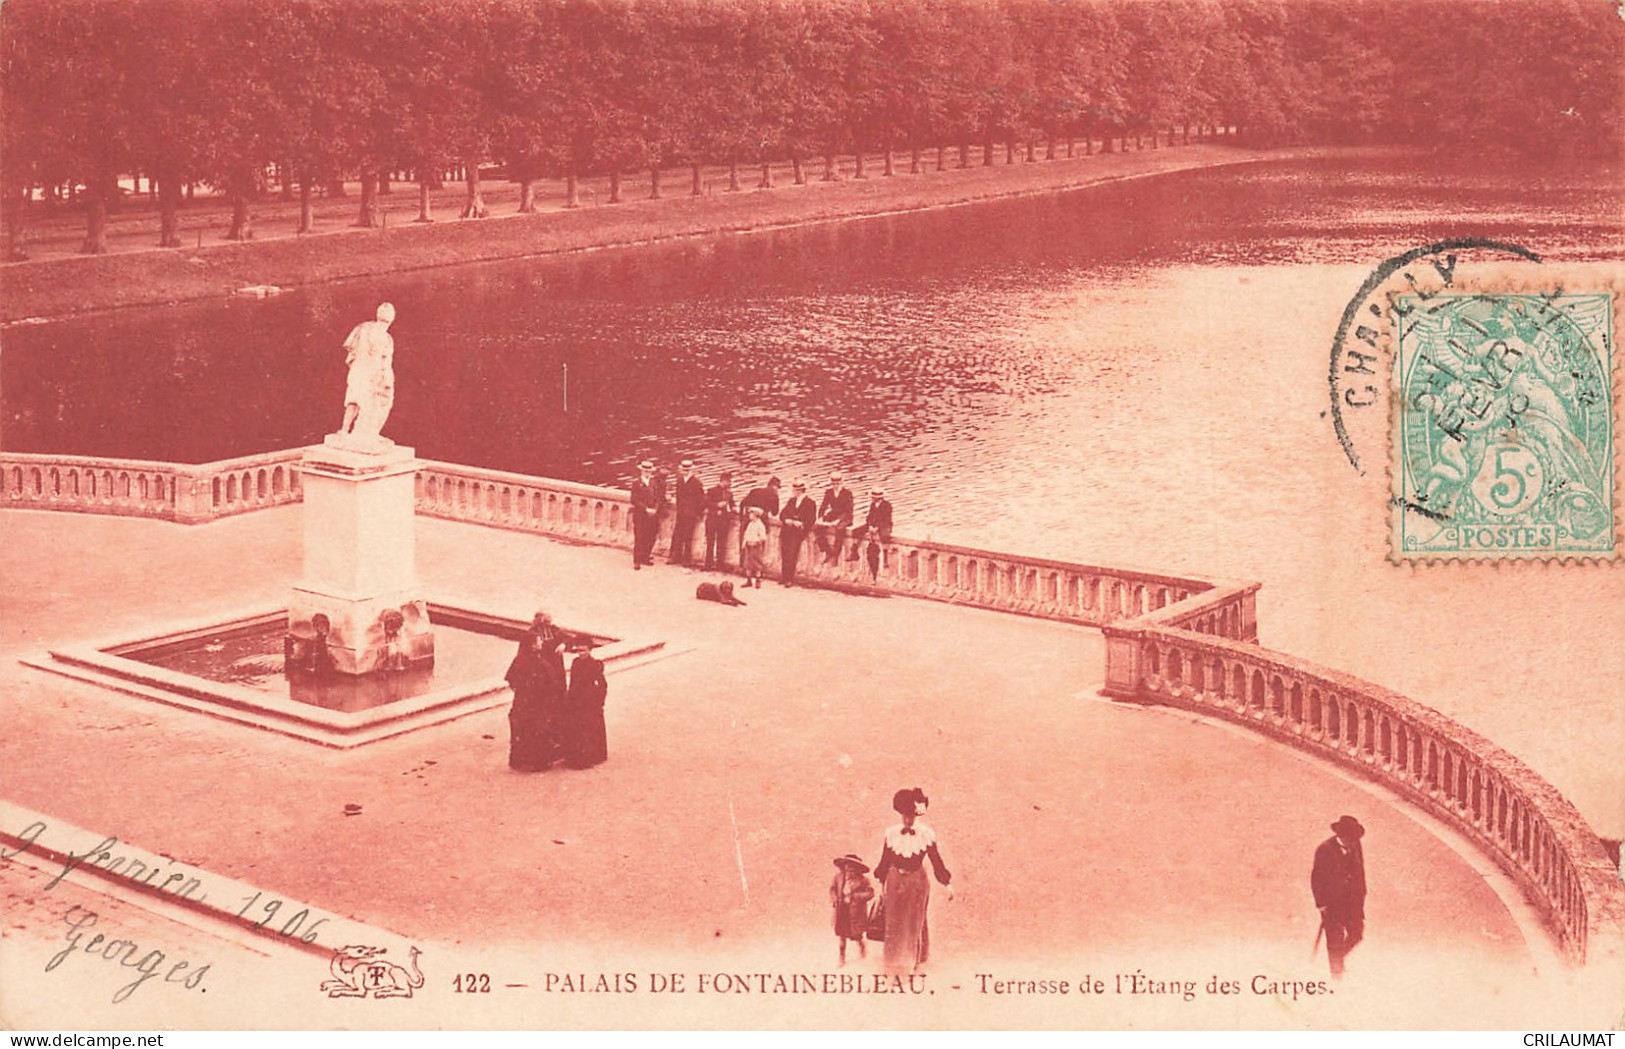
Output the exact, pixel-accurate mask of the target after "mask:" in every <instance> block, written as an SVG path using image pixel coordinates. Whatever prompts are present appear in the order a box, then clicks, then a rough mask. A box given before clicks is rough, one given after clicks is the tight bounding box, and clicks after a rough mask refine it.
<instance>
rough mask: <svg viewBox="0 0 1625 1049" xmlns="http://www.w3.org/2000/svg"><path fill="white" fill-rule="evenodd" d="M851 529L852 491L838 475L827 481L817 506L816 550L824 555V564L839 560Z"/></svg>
mask: <svg viewBox="0 0 1625 1049" xmlns="http://www.w3.org/2000/svg"><path fill="white" fill-rule="evenodd" d="M851 527H852V489H850V488H848V487H847V486H846V485H845V483H844V482H842V480H841V475H840V474H839V473H837V474H835V475H834V476H832V477H831V478H830V479H829V487H828V488H826V489H824V499H823V502H821V503H819V504H818V549H819V550H820V551H822V552H823V554H824V563H825V564H826V565H832V564H834V563H835V562H836V561H837V560H839V559H840V556H841V549H842V547H844V546H845V545H846V533H847V530H848V529H850V528H851Z"/></svg>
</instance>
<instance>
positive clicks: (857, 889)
mask: <svg viewBox="0 0 1625 1049" xmlns="http://www.w3.org/2000/svg"><path fill="white" fill-rule="evenodd" d="M835 868H836V871H837V873H836V875H835V880H834V881H832V882H830V884H829V902H830V903H831V904H832V905H833V906H834V908H835V939H836V940H837V941H838V942H839V943H840V945H841V964H842V965H845V964H846V941H848V940H856V941H858V957H860V958H864V957H868V944H867V943H865V942H864V938H863V935H864V933H865V932H866V931H867V930H868V927H869V901H870V900H872V899H874V898H875V886H874V883H873V882H871V881H870V880H869V865H868V864H867V863H864V862H863V861H862V860H860V859H858V858H857V857H856V856H854V855H853V854H852V853H850V852H849V853H847V854H846V855H845V856H837V857H836V858H835Z"/></svg>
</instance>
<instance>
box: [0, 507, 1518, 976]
mask: <svg viewBox="0 0 1625 1049" xmlns="http://www.w3.org/2000/svg"><path fill="white" fill-rule="evenodd" d="M298 515H299V509H298V508H297V507H284V508H279V509H273V510H267V511H263V512H260V513H257V514H252V515H247V516H242V517H236V518H231V519H227V520H222V521H219V522H216V523H213V524H210V525H207V526H201V527H191V528H188V527H184V526H180V525H175V524H170V523H166V522H154V521H141V520H131V519H123V518H114V517H89V516H81V515H62V514H50V513H39V512H8V513H6V514H5V515H4V517H3V525H4V530H5V542H4V544H3V546H0V550H3V553H0V565H3V570H4V588H5V592H6V593H7V595H8V596H7V602H6V604H7V612H6V615H5V618H4V635H3V638H0V658H3V659H4V665H3V667H0V681H3V682H4V689H3V691H0V705H3V708H4V713H3V720H4V722H5V724H6V725H7V726H8V731H7V732H6V733H5V734H4V739H3V740H0V764H3V767H4V768H5V770H6V771H5V776H4V787H3V790H4V796H5V797H6V798H7V799H8V800H11V801H14V802H17V803H19V804H22V805H25V806H28V807H30V808H33V809H36V810H38V811H40V812H43V813H46V814H49V815H52V816H56V817H58V818H60V819H64V820H68V821H71V822H73V823H76V824H79V825H81V826H84V827H87V828H90V829H93V830H95V831H96V832H98V833H106V834H109V835H116V836H118V837H119V838H121V839H123V840H126V841H130V842H132V843H135V844H137V845H141V846H144V847H146V848H151V849H161V850H163V851H165V852H166V853H172V854H174V855H176V856H178V857H180V858H181V859H183V860H184V861H186V862H190V863H194V864H196V865H198V866H201V867H204V868H207V869H209V870H212V871H215V872H218V873H221V874H225V875H228V876H231V877H235V878H240V879H243V880H245V881H248V882H251V883H253V884H255V885H260V886H264V887H265V888H266V889H268V890H270V891H276V892H280V893H283V894H285V895H287V896H289V897H294V898H300V899H304V900H306V901H309V902H312V903H317V904H319V905H321V906H324V907H327V908H329V909H332V910H335V911H338V912H340V913H343V914H348V915H350V916H353V917H355V918H357V919H360V920H362V921H366V922H369V923H373V924H377V925H380V926H384V927H386V928H390V929H394V930H397V931H400V932H403V933H406V934H408V935H414V936H420V937H425V938H435V939H438V940H441V941H462V942H465V943H489V942H500V941H504V940H513V939H516V938H522V937H524V936H526V935H529V932H527V931H526V930H529V929H534V928H535V921H536V916H537V915H538V913H540V914H544V915H545V916H546V918H545V926H546V928H547V930H548V932H549V934H551V935H557V936H559V937H562V938H566V939H569V938H577V937H582V938H588V937H590V938H592V939H593V940H595V941H596V942H599V943H614V942H636V943H638V944H641V945H646V946H649V947H655V948H660V949H671V950H676V951H682V950H687V949H691V948H695V947H698V946H701V945H704V944H709V943H710V942H711V941H713V940H715V939H716V938H718V937H722V938H723V939H724V940H726V941H727V942H729V943H733V944H738V945H740V946H741V947H746V946H748V945H750V944H751V943H753V942H768V941H776V940H781V939H786V938H789V939H804V940H809V941H813V942H822V941H823V940H825V939H827V931H826V928H825V921H826V915H825V913H824V911H825V906H824V900H823V894H824V889H825V886H826V885H827V881H828V877H829V874H830V871H831V869H832V868H831V867H830V865H829V858H830V857H831V856H833V855H835V854H838V853H842V852H846V851H848V850H856V851H858V852H859V853H861V854H864V855H870V854H873V853H875V852H876V851H877V839H878V837H879V831H880V829H881V828H882V827H883V826H884V824H885V823H886V822H888V820H889V799H890V795H891V792H892V790H893V789H894V788H896V787H899V786H911V785H914V784H920V785H922V786H924V787H925V788H926V789H927V790H928V792H929V793H930V794H931V795H932V797H933V800H934V806H933V817H932V819H933V823H934V824H935V825H936V826H937V828H938V831H939V833H940V834H941V836H942V838H943V841H944V849H945V852H946V855H947V858H948V860H949V862H950V864H951V865H952V866H953V867H954V868H955V872H956V875H957V877H956V882H955V887H956V890H958V896H959V898H958V899H957V900H955V901H953V903H952V904H951V905H950V906H951V909H946V910H943V911H939V912H938V913H936V914H934V916H933V926H934V929H933V933H934V935H933V940H934V941H936V942H937V944H939V950H940V951H941V952H943V953H946V954H959V955H962V956H963V955H967V954H972V953H974V954H983V955H986V956H991V957H999V956H1017V957H1019V956H1022V955H1029V956H1031V955H1037V956H1039V957H1042V956H1043V955H1045V954H1048V953H1052V952H1054V951H1057V950H1061V949H1070V948H1072V947H1075V946H1079V945H1085V944H1087V945H1091V946H1093V947H1096V948H1103V947H1111V948H1114V949H1115V948H1123V949H1132V948H1134V947H1135V945H1147V944H1159V943H1165V942H1166V941H1167V940H1168V938H1169V937H1170V935H1171V934H1172V935H1176V937H1177V939H1178V940H1179V941H1180V942H1183V943H1190V944H1193V945H1199V944H1205V943H1213V944H1218V943H1225V942H1237V941H1239V942H1243V943H1254V944H1256V945H1257V946H1258V947H1259V948H1260V949H1263V950H1268V951H1270V952H1272V953H1273V952H1277V951H1280V952H1290V953H1291V954H1292V955H1294V956H1296V957H1301V956H1302V952H1303V951H1304V950H1305V948H1306V946H1307V944H1308V943H1309V942H1310V941H1311V939H1312V938H1313V934H1314V929H1315V925H1314V918H1313V915H1314V912H1313V908H1312V907H1311V906H1310V904H1309V901H1308V899H1307V890H1306V885H1305V881H1306V867H1307V862H1308V856H1309V853H1310V851H1311V850H1312V849H1313V847H1314V845H1315V844H1316V843H1317V842H1318V841H1319V840H1320V839H1321V838H1322V837H1324V835H1325V833H1326V828H1325V824H1326V823H1327V822H1329V820H1330V819H1331V818H1333V817H1335V816H1336V815H1337V814H1338V813H1341V812H1356V813H1358V814H1360V816H1361V818H1362V819H1363V820H1364V821H1365V822H1366V824H1367V825H1368V827H1369V828H1370V836H1369V838H1368V847H1369V851H1370V853H1371V855H1372V857H1373V860H1372V863H1371V868H1372V870H1371V874H1372V883H1373V884H1372V898H1373V902H1372V909H1373V912H1374V915H1376V916H1375V917H1374V918H1373V924H1374V927H1380V928H1381V929H1382V934H1381V946H1378V947H1375V948H1374V949H1373V950H1372V951H1371V952H1370V953H1371V956H1372V957H1373V958H1376V957H1378V956H1380V954H1381V953H1385V952H1394V953H1395V954H1396V955H1402V954H1403V953H1406V952H1410V951H1421V952H1423V953H1427V952H1430V951H1433V950H1436V949H1438V948H1440V947H1441V945H1443V946H1447V947H1448V949H1449V950H1450V951H1452V952H1455V951H1468V952H1471V953H1472V954H1474V955H1475V956H1477V957H1481V958H1493V959H1501V960H1504V961H1506V962H1508V963H1512V964H1522V962H1524V961H1527V960H1528V959H1529V958H1530V957H1531V955H1530V954H1529V950H1530V948H1529V945H1527V944H1526V943H1525V941H1524V938H1523V934H1522V933H1521V932H1520V930H1519V923H1517V922H1515V921H1514V918H1513V915H1512V914H1511V913H1510V912H1509V911H1508V908H1507V906H1506V904H1504V903H1503V902H1502V900H1501V899H1499V898H1498V897H1497V895H1496V893H1495V892H1494V891H1492V889H1491V888H1490V887H1488V885H1487V884H1486V881H1485V878H1484V876H1483V875H1482V874H1481V873H1480V870H1477V869H1475V866H1474V864H1473V863H1472V862H1470V861H1469V860H1467V859H1464V858H1463V854H1462V852H1459V851H1457V850H1454V849H1453V848H1452V847H1451V846H1450V845H1448V844H1447V843H1446V842H1445V841H1444V840H1441V839H1440V838H1439V837H1436V836H1435V835H1434V834H1433V833H1432V832H1431V831H1430V830H1429V829H1427V828H1425V827H1424V826H1423V825H1421V824H1420V823H1419V822H1417V821H1416V820H1415V819H1414V818H1413V816H1412V815H1411V814H1409V813H1408V812H1407V811H1406V810H1405V809H1404V808H1403V807H1400V806H1397V805H1393V804H1391V803H1389V802H1387V801H1384V800H1379V798H1380V795H1374V794H1373V790H1372V788H1370V787H1367V786H1365V785H1363V784H1360V783H1358V782H1355V781H1352V780H1350V779H1348V778H1345V777H1344V776H1342V775H1340V774H1338V773H1337V772H1335V771H1333V770H1331V769H1330V768H1327V767H1325V766H1322V765H1320V764H1318V763H1315V762H1313V761H1311V760H1308V759H1305V758H1303V757H1301V756H1299V755H1297V754H1295V753H1293V752H1292V751H1291V750H1289V749H1287V748H1282V747H1280V746H1278V745H1275V744H1272V743H1270V742H1268V741H1267V740H1264V739H1262V738H1254V737H1250V736H1248V735H1246V734H1244V733H1240V732H1236V731H1234V730H1230V729H1226V728H1223V727H1220V726H1217V725H1214V724H1210V723H1206V722H1203V721H1200V720H1197V719H1194V718H1192V717H1190V716H1189V715H1184V714H1179V713H1175V712H1171V711H1162V710H1147V709H1143V708H1137V707H1130V706H1122V705H1114V704H1110V703H1107V702H1103V701H1100V700H1098V699H1097V698H1095V695H1096V693H1097V691H1098V689H1099V686H1100V681H1099V673H1100V670H1099V668H1100V667H1101V665H1102V641H1101V638H1100V636H1099V635H1098V633H1096V632H1094V631H1091V630H1087V629H1084V628H1080V627H1072V626H1066V625H1061V624H1055V623H1049V622H1044V621H1039V620H1033V619H1027V618H1022V617H1016V616H1008V615H1001V614H998V613H990V612H983V611H978V610H974V609H967V608H961V607H954V606H949V605H942V604H936V603H931V602H921V601H913V600H908V599H901V598H892V599H884V598H875V597H857V596H849V595H844V594H841V593H836V592H830V591H813V590H800V589H798V590H783V589H780V588H778V587H777V586H776V585H775V584H772V583H769V584H767V586H766V588H764V589H763V590H761V591H749V592H746V593H745V597H746V600H747V601H749V602H750V606H749V607H747V608H741V609H730V608H725V607H722V606H718V605H712V604H704V603H699V602H696V601H694V600H693V587H694V584H695V583H696V581H697V580H698V579H699V578H700V577H699V576H698V575H697V574H695V573H691V572H687V571H683V570H680V569H674V568H670V567H666V566H663V565H662V566H658V567H656V568H655V569H653V570H646V571H643V572H640V573H634V572H632V571H631V566H630V564H629V563H628V561H629V557H628V555H626V554H625V553H623V552H621V551H615V550H609V549H602V548H594V547H580V546H573V545H566V544H561V543H558V542H555V541H552V540H548V539H544V538H540V537H535V536H528V535H523V534H517V533H512V532H504V531H497V530H493V529H488V528H481V527H477V526H470V525H463V524H455V523H450V522H444V521H436V520H420V522H419V529H420V531H419V564H420V572H421V574H422V575H423V577H424V580H425V584H426V587H427V590H428V593H429V595H430V596H431V598H434V597H454V598H458V599H465V600H467V599H474V600H475V601H476V602H477V603H478V604H479V605H481V606H482V607H485V608H488V609H490V610H493V611H498V612H506V613H511V614H515V615H522V614H525V613H527V612H528V611H529V610H531V609H532V608H534V607H536V606H544V607H547V608H550V609H551V610H553V611H554V613H555V615H556V616H557V617H558V618H559V620H560V621H561V622H563V623H565V624H567V625H568V624H572V623H575V624H580V625H583V626H590V627H593V628H595V629H600V630H605V631H608V632H612V633H613V632H614V631H615V630H616V629H617V628H621V629H625V630H631V629H633V628H635V629H636V632H637V633H638V634H640V635H642V636H650V637H658V638H663V639H665V640H666V642H667V644H668V649H669V650H670V651H671V652H672V653H673V654H672V655H671V656H670V657H669V658H666V659H664V660H661V661H659V662H656V663H652V664H649V665H645V666H641V667H636V668H631V669H628V670H627V671H625V672H624V673H620V674H615V675H612V677H611V682H610V704H609V712H608V719H609V733H610V749H611V760H610V762H609V764H608V765H606V766H603V767H601V768H599V769H595V770H592V771H588V772H571V773H566V772H554V773H549V774H543V775H537V776H522V775H517V774H513V773H510V772H509V771H508V770H507V768H506V765H505V755H506V721H505V717H504V712H503V711H502V710H500V709H499V710H492V711H488V712H485V713H482V714H478V715H474V716H471V717H468V718H464V719H462V720H458V721H454V722H451V723H448V724H444V725H440V726H437V727H433V728H430V729H426V730H423V731H420V732H417V733H414V734H411V735H409V736H405V737H401V738H398V739H394V740H388V741H384V742H382V743H378V744H374V745H371V746H367V747H364V748H361V749H359V750H356V751H350V752H336V751H330V750H326V749H324V748H321V747H318V746H314V745H311V744H308V743H301V742H298V741H295V740H291V739H287V738H283V737H279V736H274V735H270V734H266V733H261V732H257V731H255V730H253V729H250V728H247V727H245V726H241V725H236V724H231V723H227V722H224V721H219V720H215V719H211V718H208V717H205V716H200V715H197V714H192V713H188V712H184V711H180V710H175V709H172V708H168V707H165V706H162V705H158V704H154V703H149V702H146V701H142V700H138V699H135V698H133V697H128V696H123V695H119V694H113V693H108V692H105V691H103V690H99V689H97V688H94V687H91V686H88V685H84V684H81V683H78V682H74V681H70V680H67V679H63V678H60V677H56V676H53V675H51V674H48V673H44V672H41V671H36V670H30V669H26V668H23V667H21V666H20V665H19V664H18V663H17V662H16V660H17V659H18V657H20V656H22V655H25V654H29V653H34V652H37V651H39V650H40V649H41V648H42V647H44V646H46V645H48V644H56V643H61V642H66V641H71V640H76V639H81V638H87V637H97V636H104V635H109V634H116V633H118V632H120V631H122V630H127V629H140V628H144V627H147V626H149V625H152V624H153V623H155V622H157V621H162V620H167V619H195V618H198V617H200V616H205V615H212V614H216V613H219V614H222V615H224V614H228V613H230V612H232V611H233V610H235V609H238V608H241V607H243V606H245V605H250V604H259V603H264V602H268V601H275V600H277V599H278V598H279V597H280V596H281V595H282V594H283V592H284V591H285V590H286V589H287V587H288V586H289V585H290V584H291V582H292V581H293V579H294V576H295V574H296V572H297V570H298V561H299V546H298V543H299V537H298V524H299V516H298ZM69 550H71V551H73V552H74V554H75V556H73V557H64V556H62V555H63V552H64V551H69ZM133 566H134V567H133ZM431 762H432V764H431ZM349 802H354V803H358V804H360V805H362V806H363V809H364V811H363V814H362V815H360V816H358V817H354V818H346V817H345V816H344V815H343V809H344V806H345V804H346V803H349ZM1287 813H1289V814H1290V815H1289V816H1288V815H1283V814H1287ZM736 850H737V851H736ZM386 857H387V858H392V859H391V861H390V862H379V860H380V858H386ZM1477 866H1478V867H1479V868H1483V867H1484V866H1486V865H1485V864H1484V863H1482V862H1479V863H1478V864H1477ZM651 886H658V887H659V891H650V887H651ZM1171 886H1178V887H1179V888H1178V891H1170V887H1171ZM1017 890H1019V891H1017ZM747 891H748V898H747V895H746V893H747ZM1012 892H1014V893H1015V894H1014V895H1012ZM1519 906H1520V907H1521V905H1519ZM1527 924H1528V923H1527V922H1526V923H1524V925H1525V927H1527ZM973 944H974V945H975V947H974V951H973V950H972V948H971V946H970V945H973ZM1536 953H1537V955H1543V954H1544V948H1542V949H1541V950H1540V951H1537V952H1536Z"/></svg>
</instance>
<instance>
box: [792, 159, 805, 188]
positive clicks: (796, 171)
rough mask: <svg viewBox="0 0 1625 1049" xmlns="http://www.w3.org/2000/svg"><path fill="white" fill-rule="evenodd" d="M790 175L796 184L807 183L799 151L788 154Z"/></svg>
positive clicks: (802, 184)
mask: <svg viewBox="0 0 1625 1049" xmlns="http://www.w3.org/2000/svg"><path fill="white" fill-rule="evenodd" d="M790 175H791V178H792V180H793V181H794V182H795V184H796V185H798V186H805V185H806V184H807V171H806V169H805V168H803V167H802V166H801V154H800V153H792V154H790Z"/></svg>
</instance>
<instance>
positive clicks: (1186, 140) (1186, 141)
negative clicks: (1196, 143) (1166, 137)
mask: <svg viewBox="0 0 1625 1049" xmlns="http://www.w3.org/2000/svg"><path fill="white" fill-rule="evenodd" d="M1180 138H1181V140H1182V141H1181V143H1180V144H1181V145H1186V146H1188V145H1190V144H1191V126H1190V123H1189V122H1188V121H1187V122H1186V123H1185V125H1184V127H1183V129H1182V131H1181V133H1180Z"/></svg>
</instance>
